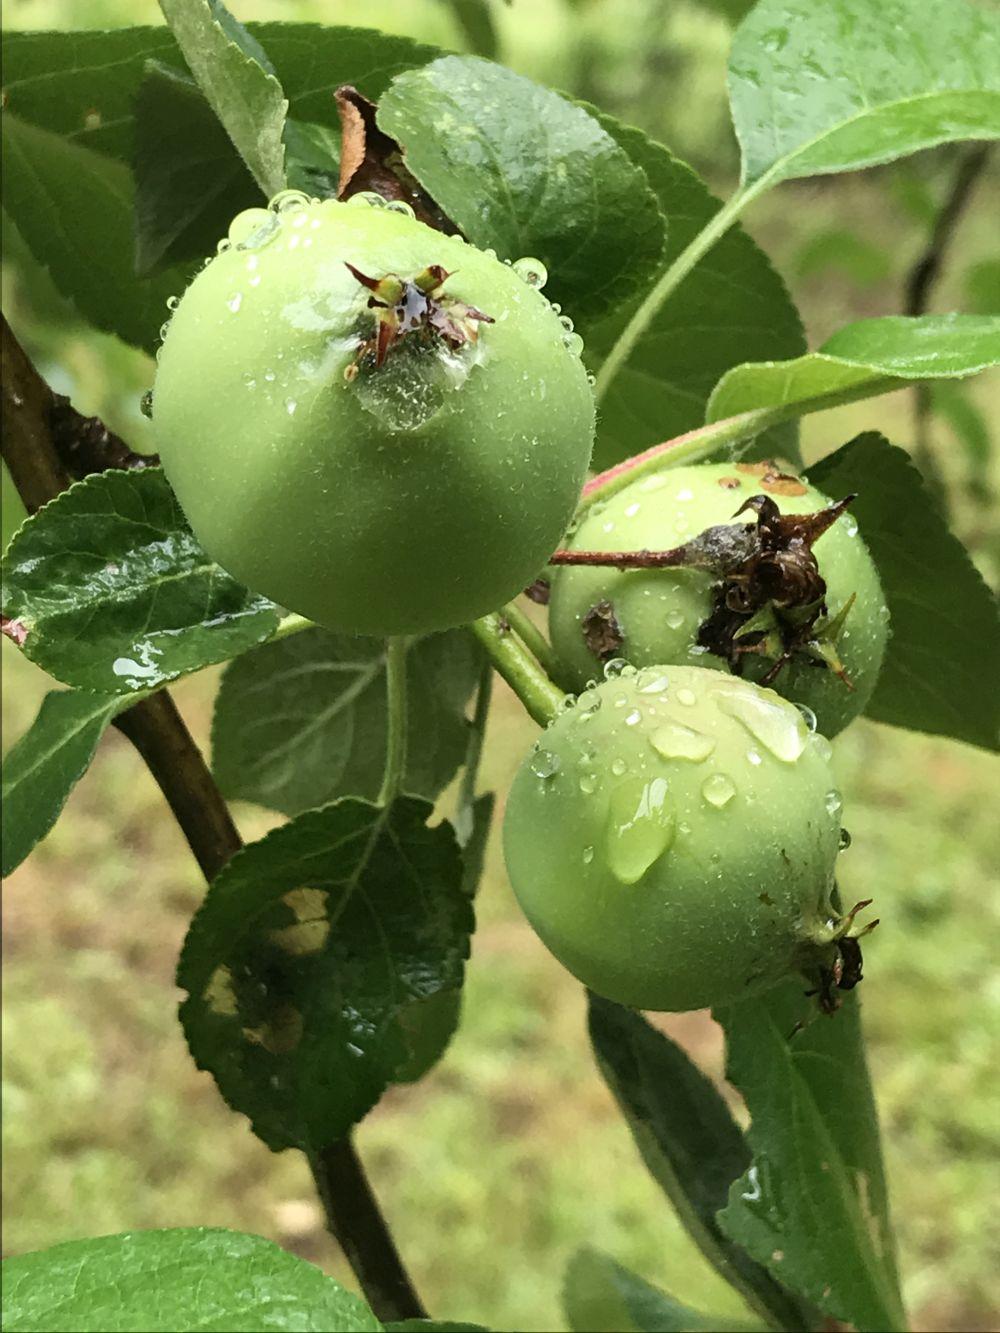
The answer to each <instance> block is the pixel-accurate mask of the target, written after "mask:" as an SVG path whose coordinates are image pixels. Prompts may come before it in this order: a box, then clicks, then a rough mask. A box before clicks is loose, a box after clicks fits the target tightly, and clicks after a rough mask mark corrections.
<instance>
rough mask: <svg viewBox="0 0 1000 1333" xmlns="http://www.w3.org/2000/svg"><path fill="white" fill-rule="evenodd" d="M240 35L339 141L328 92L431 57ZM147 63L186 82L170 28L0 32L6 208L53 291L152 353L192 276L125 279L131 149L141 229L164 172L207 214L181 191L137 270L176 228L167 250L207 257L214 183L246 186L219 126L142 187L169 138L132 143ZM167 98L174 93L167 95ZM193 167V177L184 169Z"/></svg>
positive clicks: (386, 47) (391, 45)
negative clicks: (138, 179) (202, 196)
mask: <svg viewBox="0 0 1000 1333" xmlns="http://www.w3.org/2000/svg"><path fill="white" fill-rule="evenodd" d="M245 32H246V33H247V34H248V37H247V40H248V41H250V42H257V39H259V43H258V46H257V47H256V48H255V49H259V47H260V46H263V47H266V48H267V52H268V55H269V56H270V58H271V61H272V63H273V67H274V70H275V71H276V73H277V77H278V79H279V80H280V81H281V82H282V84H283V85H284V87H285V89H286V93H287V95H288V97H289V100H290V106H291V111H292V114H293V115H295V116H297V117H299V118H300V119H301V120H302V121H304V122H310V123H313V122H314V123H315V125H316V126H318V127H320V130H322V131H325V132H326V135H327V136H331V135H332V136H336V135H337V116H336V109H335V107H334V102H333V96H332V94H333V90H334V89H335V88H336V87H337V86H338V85H339V84H341V83H345V82H349V83H353V84H355V85H356V86H357V87H358V88H360V89H361V91H362V92H363V93H365V95H366V96H368V97H372V98H375V97H378V95H379V94H380V93H381V92H382V90H383V89H384V88H385V86H386V85H387V84H388V82H389V80H390V79H391V78H392V77H393V75H394V74H396V73H399V72H400V71H401V70H404V69H409V68H411V67H412V66H414V65H419V64H423V63H425V62H426V61H428V60H431V59H433V58H434V57H435V56H436V55H437V54H438V51H437V49H436V48H434V47H429V46H423V45H420V44H418V43H416V42H411V41H409V40H407V39H406V38H403V37H389V36H386V35H385V34H383V33H379V32H373V31H371V30H370V29H359V28H339V27H320V26H319V25H316V24H304V23H287V24H283V23H271V24H251V25H250V27H249V28H248V29H246V30H245ZM150 61H155V62H157V63H158V64H160V65H161V66H165V67H167V68H170V69H173V70H175V71H176V72H177V75H178V76H179V78H180V79H181V80H182V79H183V78H184V77H185V76H186V66H185V64H184V59H183V57H182V55H181V53H180V51H179V50H178V47H177V43H176V42H175V41H174V39H173V37H172V36H171V34H170V31H169V29H167V28H165V27H157V28H152V27H150V28H142V27H135V28H124V29H121V30H118V31H113V32H7V33H5V34H4V36H3V68H4V95H5V110H4V116H3V134H4V148H5V152H4V202H5V207H6V209H7V211H8V212H9V214H10V216H11V218H12V219H13V221H14V223H15V224H16V225H17V227H18V228H19V229H20V230H21V232H22V233H23V236H24V240H25V243H26V244H27V245H28V247H29V248H30V250H31V252H32V254H33V255H34V256H35V258H36V259H37V260H38V262H39V263H41V264H43V265H44V266H46V267H47V268H48V269H49V270H50V271H51V274H52V277H53V279H54V281H55V283H56V285H57V287H58V288H59V290H60V292H61V293H62V294H63V295H64V296H66V297H68V298H70V299H71V300H72V301H73V302H74V303H75V305H76V306H77V308H78V310H79V311H80V314H81V315H82V316H83V317H84V318H85V319H87V320H89V321H90V322H91V323H93V324H95V325H96V326H97V327H98V328H101V329H104V330H106V331H108V332H111V333H115V334H117V335H118V336H119V337H120V338H123V339H124V340H125V341H126V342H131V343H134V344H136V345H137V346H140V347H144V348H145V349H146V350H147V351H153V350H154V349H155V347H156V345H157V342H158V330H159V328H160V325H161V324H162V323H163V320H164V318H165V315H166V309H165V302H166V299H167V297H168V296H171V295H176V294H179V293H180V292H182V291H183V290H184V287H185V286H186V285H187V283H188V281H189V279H190V277H191V273H192V269H191V267H190V266H186V267H183V266H182V267H176V268H173V269H171V270H170V271H169V272H164V273H163V274H162V275H160V276H158V277H157V278H155V279H153V280H149V279H144V278H139V277H137V276H136V274H135V272H134V271H133V266H132V248H133V231H134V223H135V218H134V210H133V201H134V190H133V183H132V175H131V171H130V170H129V168H131V166H132V165H133V161H134V157H135V154H136V151H137V148H141V157H140V170H141V172H142V173H143V179H142V188H141V190H140V194H141V195H142V198H141V200H140V207H141V208H142V209H143V210H145V211H144V214H143V216H144V228H149V227H150V215H149V212H148V207H149V191H150V190H151V189H152V190H153V191H154V193H155V194H156V198H157V201H158V202H159V203H160V204H162V202H163V199H164V197H165V194H166V191H167V190H169V189H170V188H171V187H170V185H169V184H167V183H166V182H165V181H164V176H165V175H167V174H169V171H168V168H169V170H171V171H174V172H175V175H174V177H173V179H174V180H176V181H180V180H181V179H182V178H184V177H185V172H187V171H188V170H189V169H190V171H191V172H192V173H193V174H194V175H195V176H196V177H197V178H198V179H199V180H201V181H202V182H203V183H204V187H205V190H206V196H207V204H206V208H205V210H204V211H203V213H202V214H201V215H200V216H199V217H197V218H196V217H195V216H194V215H193V214H192V213H191V209H192V206H193V202H194V201H193V197H192V194H191V192H190V191H192V190H193V188H194V187H193V186H191V184H190V182H189V185H188V194H187V198H186V199H184V198H183V193H184V192H183V191H182V198H181V199H180V200H179V201H178V202H179V203H184V204H185V205H186V211H184V210H182V212H180V213H173V212H170V213H169V214H168V213H164V214H163V216H159V215H158V226H157V227H156V228H155V229H153V230H154V231H155V232H157V233H164V235H162V236H158V235H151V236H150V237H149V238H148V241H149V243H150V245H151V246H152V253H151V254H150V255H149V256H147V255H146V254H145V253H143V255H142V258H143V261H144V262H148V260H150V259H151V258H152V254H155V250H156V248H157V245H159V244H162V243H163V241H164V240H166V239H168V237H169V233H170V232H171V230H172V229H176V228H177V227H178V226H180V228H181V230H182V232H183V236H179V237H178V240H177V242H176V246H172V247H171V248H170V249H169V250H168V252H167V254H178V255H186V256H191V257H194V256H197V257H200V256H201V255H203V254H210V253H212V251H213V249H214V246H215V243H216V241H218V239H219V237H220V235H222V234H224V232H225V223H226V222H227V221H228V218H227V217H225V214H226V213H227V212H228V211H229V210H228V208H227V207H226V206H225V204H224V202H223V198H222V197H221V195H220V196H219V197H216V196H214V195H213V194H212V189H213V186H214V185H218V188H219V190H220V191H221V190H222V185H221V181H222V180H223V179H224V178H226V179H232V180H233V181H234V182H238V181H241V180H245V178H246V168H245V167H244V165H243V163H242V161H241V159H240V157H239V155H238V154H237V152H236V149H235V148H234V147H232V145H228V149H227V152H228V156H226V155H223V147H224V146H223V145H222V144H221V143H220V129H219V128H218V125H217V123H216V127H215V128H212V126H211V125H210V124H209V123H208V122H206V123H205V124H204V126H203V132H202V131H200V130H197V129H196V128H194V127H192V130H191V133H190V134H189V135H187V138H186V147H187V156H186V158H184V159H182V161H181V162H177V161H176V160H175V161H173V162H171V160H170V159H169V156H168V157H167V160H166V161H165V162H164V163H163V164H162V165H163V173H162V174H161V175H160V176H158V177H157V179H156V181H155V182H154V183H153V185H150V182H149V181H148V180H147V179H146V177H147V175H148V173H149V172H150V171H151V169H152V166H151V156H150V155H151V153H153V152H155V144H154V145H153V146H152V147H150V145H149V144H148V139H149V138H152V139H154V140H155V139H156V135H157V133H158V132H160V133H161V137H162V146H163V147H164V150H165V149H166V146H167V139H168V127H166V126H162V125H160V126H159V127H158V126H157V125H156V124H154V125H153V126H152V127H144V128H143V130H142V132H141V135H139V136H137V133H136V120H135V111H136V105H137V95H138V93H139V89H140V85H141V84H142V82H143V79H144V78H145V77H146V73H147V68H146V67H147V62H150ZM173 91H174V93H177V94H178V96H179V93H178V88H177V87H176V86H175V87H174V89H173ZM176 100H177V99H176V98H175V102H176ZM175 109H176V108H175ZM189 112H190V108H189ZM42 131H47V132H48V133H42ZM306 134H307V135H308V136H309V137H311V138H312V139H313V140H314V144H313V147H314V150H315V147H316V145H315V137H316V136H315V133H314V132H313V130H312V128H311V126H307V127H306ZM223 137H225V136H223ZM138 138H141V139H142V141H143V142H142V144H138V142H137V139H138ZM286 138H287V142H288V147H289V170H290V173H291V175H292V178H293V179H294V181H295V184H296V185H297V186H301V185H303V183H304V178H303V172H305V173H308V172H309V170H310V168H311V167H312V166H313V165H314V162H313V159H312V158H310V157H307V159H306V160H305V161H300V159H299V157H297V156H296V154H297V153H301V151H302V148H303V143H302V135H300V134H298V133H297V130H296V127H295V126H293V125H292V124H291V123H290V122H289V123H287V124H286ZM214 146H218V148H219V153H220V156H219V157H218V158H217V159H215V160H216V161H217V163H218V168H217V176H216V178H215V181H214V182H213V181H209V180H208V179H207V173H208V166H207V165H206V164H205V162H204V155H205V154H206V153H207V156H208V157H209V158H211V157H212V153H213V152H214ZM195 158H197V159H198V161H199V163H200V164H201V167H200V168H196V167H195V166H194V165H192V160H193V159H195ZM202 169H203V173H204V174H200V172H201V171H202ZM225 197H226V199H227V200H228V202H229V203H230V204H231V205H232V210H231V211H232V213H235V212H236V211H237V210H238V209H239V208H240V207H242V206H243V204H244V202H245V199H244V198H243V197H242V195H241V193H240V190H239V189H237V190H236V193H235V195H233V196H231V197H230V196H229V195H226V196H225ZM216 209H217V210H218V211H217V212H216V211H215V210H216ZM230 216H231V213H230ZM185 218H186V219H187V220H186V221H185ZM164 257H166V256H164Z"/></svg>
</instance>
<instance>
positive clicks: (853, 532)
mask: <svg viewBox="0 0 1000 1333" xmlns="http://www.w3.org/2000/svg"><path fill="white" fill-rule="evenodd" d="M840 521H841V523H843V525H844V531H845V532H846V533H847V535H848V537H856V536H857V533H858V520H857V519H856V518H853V517H852V516H851V515H850V514H845V515H844V517H843V518H842V519H841V520H840Z"/></svg>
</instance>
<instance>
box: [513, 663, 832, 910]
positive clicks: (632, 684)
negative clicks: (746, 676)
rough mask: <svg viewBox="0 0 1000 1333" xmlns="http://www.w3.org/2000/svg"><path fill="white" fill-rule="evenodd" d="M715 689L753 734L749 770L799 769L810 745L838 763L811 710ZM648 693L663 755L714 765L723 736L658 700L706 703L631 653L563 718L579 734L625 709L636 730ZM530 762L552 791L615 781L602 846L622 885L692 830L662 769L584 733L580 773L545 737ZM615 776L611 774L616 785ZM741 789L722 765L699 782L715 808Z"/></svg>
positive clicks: (592, 788)
mask: <svg viewBox="0 0 1000 1333" xmlns="http://www.w3.org/2000/svg"><path fill="white" fill-rule="evenodd" d="M616 681H618V682H621V683H623V684H627V686H628V688H627V689H625V688H623V689H622V690H620V691H619V692H617V693H609V691H608V689H607V685H608V683H613V682H616ZM709 693H710V695H711V697H712V698H713V700H714V702H715V703H716V705H717V706H718V708H719V709H720V711H721V712H723V713H725V714H727V715H728V716H730V717H732V718H734V719H735V720H736V721H737V722H739V723H740V724H741V726H742V727H743V729H744V731H745V732H746V734H747V739H748V747H747V749H746V751H745V762H746V764H747V766H748V768H749V769H753V768H756V767H758V766H759V765H760V764H761V763H763V762H764V754H765V753H766V754H769V755H770V756H772V757H773V758H774V759H776V760H778V761H780V762H781V763H783V764H788V765H792V764H794V763H796V762H797V761H798V759H799V758H800V757H801V756H802V755H803V754H804V753H805V751H806V749H807V747H809V748H811V749H812V750H813V752H814V753H815V754H816V755H817V757H819V758H820V759H822V760H823V761H826V760H828V759H829V757H830V753H831V747H830V744H829V742H828V741H827V740H826V738H825V737H823V736H820V735H818V734H817V732H816V717H815V714H814V713H813V712H812V710H811V709H810V708H807V707H805V706H801V705H794V706H792V705H789V704H788V703H786V702H785V701H779V700H771V699H769V698H768V696H767V694H766V693H765V692H764V691H760V690H747V689H746V688H745V687H743V686H742V684H734V683H733V682H732V681H727V678H725V677H720V680H719V681H718V682H717V683H715V684H713V685H712V687H711V689H710V691H709ZM645 699H648V701H649V704H648V707H647V709H646V711H647V716H648V718H649V719H650V720H651V722H652V726H651V727H650V730H649V732H648V743H649V745H650V747H651V749H652V750H653V751H654V753H655V754H656V755H657V756H658V758H659V759H664V760H667V761H668V762H680V763H682V764H692V765H703V764H704V765H709V761H710V760H711V758H712V755H713V754H714V752H715V750H716V745H717V742H716V739H715V737H713V736H712V735H711V734H709V733H708V732H706V731H703V730H700V729H699V728H698V727H696V726H692V725H688V724H687V723H686V722H685V721H682V720H680V719H679V718H678V717H677V716H673V717H666V716H661V714H660V707H659V706H660V705H662V704H666V703H668V702H669V703H670V704H676V705H679V707H680V709H682V710H686V709H692V708H694V707H695V705H696V704H697V703H698V695H697V694H696V693H695V691H694V690H692V689H690V688H688V687H687V686H685V685H681V686H679V687H676V688H675V687H674V686H673V685H672V683H671V680H670V673H669V671H668V670H665V669H664V668H660V667H646V668H642V669H641V670H640V669H637V668H636V667H634V666H633V665H632V664H631V663H629V662H627V661H625V660H624V659H623V658H615V659H613V660H611V661H610V662H608V663H607V664H606V665H605V667H604V684H603V685H599V684H598V682H597V681H596V680H592V681H590V682H588V684H587V687H586V688H585V689H584V690H583V691H582V693H581V694H580V695H579V697H575V696H573V695H567V696H566V697H565V699H564V700H563V701H562V704H561V706H560V708H559V710H558V712H557V716H556V719H554V720H558V719H560V718H564V717H566V716H567V715H572V716H571V717H570V719H569V725H570V726H571V727H572V728H573V729H574V730H576V731H578V732H580V731H581V730H582V729H583V728H586V727H587V725H588V724H589V723H590V722H591V721H592V720H593V719H594V718H595V717H596V716H597V714H598V713H599V712H600V710H601V709H602V708H608V707H610V708H612V709H621V710H622V715H621V717H620V719H618V721H620V725H621V726H622V727H623V728H624V727H637V726H639V724H640V723H641V722H642V721H643V711H642V710H643V706H644V700H645ZM626 709H627V710H628V711H625V710H626ZM550 725H551V724H550ZM528 767H529V769H530V771H531V773H532V774H533V775H534V776H535V778H537V779H538V781H539V786H540V788H541V789H542V791H543V792H545V791H547V790H554V789H555V784H556V783H557V782H561V781H571V782H575V784H576V786H577V787H578V789H579V791H580V793H581V794H582V795H583V796H585V797H593V796H594V795H595V793H597V791H598V789H599V788H600V787H601V786H602V785H610V791H609V794H608V797H607V815H606V818H605V820H604V825H603V846H602V847H601V848H600V851H601V854H602V859H603V861H604V863H605V864H606V865H607V867H608V869H610V871H611V873H612V874H613V875H614V877H615V878H616V879H617V880H619V881H620V882H621V883H623V884H634V883H636V882H637V881H638V880H639V879H641V878H642V876H643V875H644V874H645V872H646V871H647V870H648V869H649V868H650V867H651V866H652V865H653V863H654V862H655V861H656V860H658V859H659V858H660V857H661V856H662V855H664V853H666V852H668V851H669V850H670V848H671V846H672V845H673V844H674V841H675V839H676V837H677V835H678V834H682V835H683V834H685V833H687V832H689V831H690V830H689V828H688V827H687V826H686V825H685V824H684V823H683V822H678V820H677V817H676V812H675V809H674V806H673V803H672V801H671V797H670V781H669V777H668V776H662V775H657V776H655V777H653V778H652V779H650V778H648V777H641V776H635V775H634V774H633V773H630V769H634V764H630V763H629V762H628V761H627V760H626V758H625V757H624V756H623V755H618V756H615V757H612V758H610V759H609V757H608V755H607V754H606V753H604V752H603V747H600V749H599V748H598V747H596V746H593V745H589V744H588V743H587V741H586V739H585V738H584V739H583V740H582V743H581V744H580V748H579V752H578V754H577V757H576V769H577V771H576V773H575V774H572V773H571V774H566V773H564V772H563V764H562V760H561V759H560V756H559V755H558V754H556V753H554V751H553V750H551V749H549V748H548V746H547V744H546V741H545V737H544V736H543V737H542V738H541V739H540V740H539V741H538V742H537V743H536V745H535V747H534V750H533V751H532V753H531V755H530V757H529V761H528ZM668 772H669V770H668ZM606 775H610V778H611V779H612V781H611V782H610V784H608V783H607V777H606ZM738 792H739V788H738V786H737V782H736V780H734V777H733V776H732V775H731V774H730V773H728V772H725V771H723V770H722V769H719V768H715V769H713V770H712V771H711V772H708V773H706V775H705V777H704V779H703V780H702V782H701V784H700V787H699V793H700V799H701V801H702V803H703V804H704V806H705V807H706V808H707V809H708V810H711V811H721V810H724V809H725V808H726V807H727V806H729V805H730V803H731V802H732V801H733V800H734V799H735V798H736V797H737V795H738ZM744 799H745V800H746V801H747V802H748V803H752V802H753V800H754V796H753V794H752V791H751V790H747V791H746V794H745V797H744ZM825 807H826V811H827V814H828V815H829V816H830V818H831V819H834V820H836V819H838V818H839V815H840V812H841V809H842V807H843V801H842V799H841V796H840V793H839V792H838V791H836V790H834V789H831V790H830V791H829V792H828V793H827V795H826V798H825ZM849 845H850V835H849V834H846V832H844V831H842V833H841V836H840V846H841V848H842V849H843V848H845V847H847V846H849ZM582 859H583V862H584V864H585V865H590V864H591V863H592V862H593V861H594V859H595V848H594V847H593V846H586V847H585V848H584V849H583V853H582ZM715 859H718V858H717V857H716V858H715Z"/></svg>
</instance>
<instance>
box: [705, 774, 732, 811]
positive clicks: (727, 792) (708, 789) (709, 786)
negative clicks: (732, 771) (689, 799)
mask: <svg viewBox="0 0 1000 1333" xmlns="http://www.w3.org/2000/svg"><path fill="white" fill-rule="evenodd" d="M701 794H702V796H704V798H705V800H706V801H707V802H708V804H709V805H712V806H714V807H715V808H716V810H721V809H722V807H723V806H724V805H728V804H729V802H730V801H731V800H732V799H733V797H734V796H735V795H736V784H735V783H734V782H733V780H732V778H730V777H727V776H726V774H725V773H713V774H712V776H711V777H710V778H706V779H705V781H704V782H703V783H702V784H701Z"/></svg>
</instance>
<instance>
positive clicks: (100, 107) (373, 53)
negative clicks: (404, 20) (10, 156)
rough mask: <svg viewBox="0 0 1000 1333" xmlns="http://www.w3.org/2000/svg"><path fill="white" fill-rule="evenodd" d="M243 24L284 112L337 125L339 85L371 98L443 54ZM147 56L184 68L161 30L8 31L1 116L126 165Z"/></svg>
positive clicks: (359, 37) (304, 27) (381, 40)
mask: <svg viewBox="0 0 1000 1333" xmlns="http://www.w3.org/2000/svg"><path fill="white" fill-rule="evenodd" d="M244 31H245V32H246V33H247V34H248V35H249V36H250V37H251V38H252V39H254V40H256V41H257V42H258V43H259V45H260V46H261V47H263V48H265V49H266V50H267V54H268V56H269V57H270V62H271V66H272V68H273V71H274V73H275V74H276V76H277V78H278V80H279V81H280V83H281V84H282V86H283V88H284V90H285V95H286V96H287V97H288V100H289V113H290V115H293V116H295V117H297V118H298V119H299V120H303V121H313V122H316V123H317V124H323V123H325V124H328V125H329V126H330V127H332V128H334V129H335V128H336V126H337V114H336V108H335V107H334V103H333V91H334V89H335V88H337V87H338V85H340V84H342V83H353V84H354V85H355V86H356V87H357V88H359V89H360V90H361V91H362V92H363V93H364V94H365V96H366V97H370V98H372V99H374V98H377V97H378V96H379V95H380V94H381V93H382V91H383V90H384V89H385V88H386V86H387V85H388V83H389V81H390V80H391V79H392V78H393V76H394V75H396V74H398V73H400V72H401V71H403V70H405V69H411V68H413V67H414V66H417V65H422V64H425V63H426V62H427V61H428V60H433V59H434V58H435V56H437V55H439V54H440V51H439V50H438V48H437V47H433V46H425V45H423V44H421V43H419V42H413V41H410V40H409V39H408V38H406V37H392V36H388V35H387V34H385V33H381V32H375V31H373V30H372V29H370V28H348V27H327V26H321V25H319V24H316V23H251V24H248V25H247V26H246V28H245V30H244ZM149 60H155V61H158V62H161V63H163V64H166V65H169V66H171V67H173V68H174V69H176V70H178V71H179V72H180V73H181V74H184V73H186V66H185V64H184V58H183V57H182V55H181V53H180V51H179V50H178V48H177V43H176V42H175V41H174V39H173V37H172V36H171V34H170V31H169V29H167V28H165V27H155V28H154V27H148V28H144V27H135V28H122V29H119V30H117V31H113V32H7V33H5V34H4V36H3V66H4V91H5V93H6V98H7V100H6V104H5V106H6V110H5V114H6V113H9V112H15V113H16V114H17V116H18V117H19V118H20V119H21V120H23V121H24V122H25V123H27V124H30V125H35V126H37V127H38V128H39V129H46V130H51V131H52V132H53V133H55V134H58V135H63V136H67V137H69V138H71V139H73V140H76V141H78V142H79V143H81V144H83V145H86V146H88V147H90V148H92V149H94V150H95V151H97V152H99V153H103V154H106V155H107V156H109V157H113V158H116V159H118V160H119V161H121V162H125V163H130V162H131V160H132V150H133V142H134V134H135V121H134V115H133V113H134V108H135V99H136V94H137V93H138V91H139V85H140V84H141V83H142V81H143V79H144V77H145V74H146V62H147V61H149ZM235 151H236V150H235V149H233V153H234V154H235Z"/></svg>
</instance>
